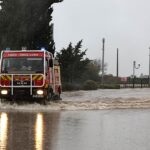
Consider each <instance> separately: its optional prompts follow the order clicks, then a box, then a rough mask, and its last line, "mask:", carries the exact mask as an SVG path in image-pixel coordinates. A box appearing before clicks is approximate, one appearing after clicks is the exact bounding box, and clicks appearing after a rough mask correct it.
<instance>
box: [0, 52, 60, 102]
mask: <svg viewBox="0 0 150 150" xmlns="http://www.w3.org/2000/svg"><path fill="white" fill-rule="evenodd" d="M60 94H61V78H60V67H59V64H58V62H56V60H55V59H54V57H53V55H52V54H51V53H50V52H48V51H46V50H19V51H16V50H7V51H2V52H1V60H0V98H1V99H3V100H15V99H19V100H22V99H23V98H26V99H29V100H33V99H38V100H39V101H40V102H43V103H46V102H47V101H49V100H52V99H58V98H60Z"/></svg>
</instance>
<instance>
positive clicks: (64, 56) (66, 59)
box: [57, 40, 90, 83]
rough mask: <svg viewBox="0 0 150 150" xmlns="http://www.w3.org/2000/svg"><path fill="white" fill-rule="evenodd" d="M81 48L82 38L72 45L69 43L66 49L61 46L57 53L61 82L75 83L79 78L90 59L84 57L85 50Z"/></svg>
mask: <svg viewBox="0 0 150 150" xmlns="http://www.w3.org/2000/svg"><path fill="white" fill-rule="evenodd" d="M81 48H82V40H81V41H79V42H78V43H77V44H76V45H75V46H74V47H73V46H72V43H70V44H69V45H68V47H67V48H66V49H65V48H63V49H62V50H61V51H60V53H57V58H58V60H59V63H60V65H61V72H62V80H63V82H70V83H73V82H74V83H75V82H79V81H80V80H81V78H82V75H83V74H84V72H85V70H86V68H87V64H88V63H89V61H90V60H89V59H88V58H84V56H85V55H86V50H84V51H82V50H81Z"/></svg>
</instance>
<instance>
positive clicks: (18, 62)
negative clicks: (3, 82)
mask: <svg viewBox="0 0 150 150" xmlns="http://www.w3.org/2000/svg"><path fill="white" fill-rule="evenodd" d="M43 72H44V60H43V58H42V57H37V58H36V57H29V58H27V57H21V58H20V57H12V58H4V59H3V60H2V73H43Z"/></svg>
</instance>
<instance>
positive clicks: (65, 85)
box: [62, 83, 82, 91]
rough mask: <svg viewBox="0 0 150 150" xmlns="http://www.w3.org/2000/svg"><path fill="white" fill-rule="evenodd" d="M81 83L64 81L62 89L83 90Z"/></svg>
mask: <svg viewBox="0 0 150 150" xmlns="http://www.w3.org/2000/svg"><path fill="white" fill-rule="evenodd" d="M81 89H82V88H81V85H79V84H73V83H63V84H62V90H63V91H77V90H81Z"/></svg>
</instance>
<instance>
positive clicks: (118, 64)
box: [116, 48, 119, 78]
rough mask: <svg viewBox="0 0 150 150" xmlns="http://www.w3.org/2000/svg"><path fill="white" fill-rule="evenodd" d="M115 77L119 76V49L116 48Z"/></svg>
mask: <svg viewBox="0 0 150 150" xmlns="http://www.w3.org/2000/svg"><path fill="white" fill-rule="evenodd" d="M116 75H117V78H118V76H119V49H118V48H117V74H116Z"/></svg>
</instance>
